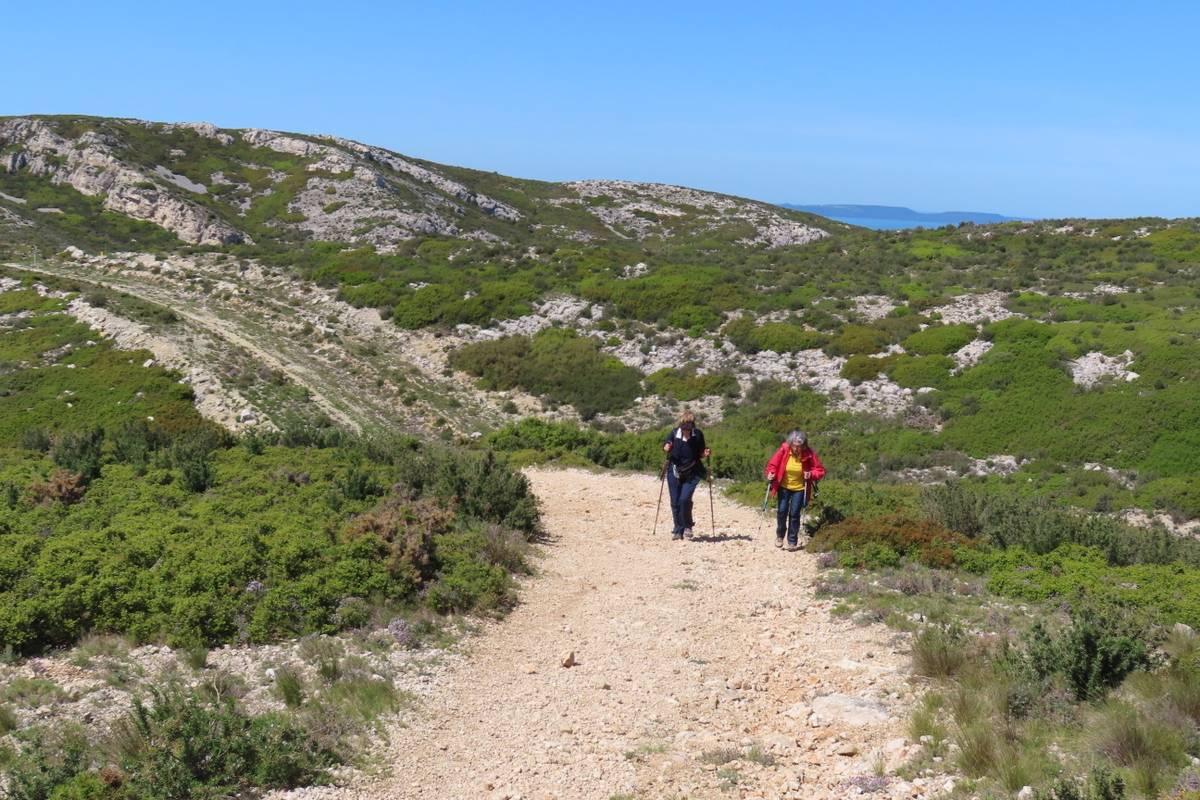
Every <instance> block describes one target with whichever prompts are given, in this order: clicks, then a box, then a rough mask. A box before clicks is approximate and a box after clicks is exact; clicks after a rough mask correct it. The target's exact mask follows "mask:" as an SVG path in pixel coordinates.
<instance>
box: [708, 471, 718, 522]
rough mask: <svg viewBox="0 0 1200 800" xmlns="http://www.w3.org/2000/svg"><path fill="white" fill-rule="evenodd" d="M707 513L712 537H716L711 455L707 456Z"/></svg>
mask: <svg viewBox="0 0 1200 800" xmlns="http://www.w3.org/2000/svg"><path fill="white" fill-rule="evenodd" d="M708 514H709V517H710V518H711V519H712V534H713V538H714V539H715V538H717V512H716V510H715V508H714V506H713V491H712V456H709V457H708Z"/></svg>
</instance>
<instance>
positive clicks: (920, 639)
mask: <svg viewBox="0 0 1200 800" xmlns="http://www.w3.org/2000/svg"><path fill="white" fill-rule="evenodd" d="M912 659H913V671H914V672H915V673H917V674H918V675H924V676H925V677H927V678H949V677H953V676H954V675H956V674H958V672H959V671H960V670H961V669H962V668H963V666H964V665H966V663H967V661H968V660H969V656H968V652H967V636H966V633H965V632H964V631H963V630H962V628H960V627H957V626H937V625H929V626H926V627H924V628H922V629H921V632H920V633H919V634H917V636H916V638H915V639H913V645H912Z"/></svg>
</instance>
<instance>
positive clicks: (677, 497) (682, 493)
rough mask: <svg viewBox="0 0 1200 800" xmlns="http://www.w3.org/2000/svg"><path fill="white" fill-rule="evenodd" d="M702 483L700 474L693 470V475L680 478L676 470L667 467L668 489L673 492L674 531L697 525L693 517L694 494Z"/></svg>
mask: <svg viewBox="0 0 1200 800" xmlns="http://www.w3.org/2000/svg"><path fill="white" fill-rule="evenodd" d="M699 485H700V475H699V474H697V473H695V472H693V473H692V475H691V477H689V478H687V479H686V480H682V481H681V480H680V479H679V478H676V477H675V470H674V469H672V468H671V467H670V466H668V467H667V489H668V491H670V492H671V517H672V518H673V519H674V521H675V527H674V528H673V529H672V530H671V532H672V533H683V529H684V528H694V527H696V521H695V520H694V519H692V495H694V494H695V493H696V487H697V486H699Z"/></svg>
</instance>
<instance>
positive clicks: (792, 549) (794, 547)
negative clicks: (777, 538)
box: [787, 544, 800, 553]
mask: <svg viewBox="0 0 1200 800" xmlns="http://www.w3.org/2000/svg"><path fill="white" fill-rule="evenodd" d="M799 549H800V545H798V544H789V545H788V546H787V551H788V552H789V553H794V552H796V551H797V550H799Z"/></svg>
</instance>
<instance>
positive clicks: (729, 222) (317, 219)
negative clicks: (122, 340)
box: [0, 117, 826, 251]
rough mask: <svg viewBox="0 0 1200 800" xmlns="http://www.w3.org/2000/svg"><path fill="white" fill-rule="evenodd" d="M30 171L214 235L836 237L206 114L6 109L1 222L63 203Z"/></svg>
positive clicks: (771, 217)
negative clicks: (198, 117) (176, 120)
mask: <svg viewBox="0 0 1200 800" xmlns="http://www.w3.org/2000/svg"><path fill="white" fill-rule="evenodd" d="M22 177H25V178H30V177H31V178H34V179H36V180H38V181H45V182H49V183H50V184H51V185H53V186H56V187H69V188H70V189H72V190H74V191H77V192H79V193H80V194H82V195H84V196H87V197H92V198H98V199H100V200H101V201H102V207H103V209H104V210H105V211H110V212H115V213H117V214H121V215H124V216H126V217H129V218H131V219H134V220H139V221H144V222H149V223H152V224H154V225H156V226H158V227H160V228H162V229H164V230H165V231H168V232H169V233H171V234H173V235H174V236H175V237H177V238H178V239H179V241H180V242H183V243H186V244H191V245H204V246H214V247H219V246H224V245H231V244H240V243H251V242H255V241H272V240H284V241H290V242H295V241H302V240H314V241H327V242H344V243H353V244H370V245H374V246H375V247H376V248H378V249H379V250H381V251H387V250H389V249H390V248H392V247H394V246H395V245H396V244H397V243H398V242H401V241H404V240H408V239H412V238H415V237H424V236H448V237H456V238H462V239H467V240H482V241H490V242H507V243H514V242H518V241H526V240H538V239H539V238H540V239H547V238H549V239H553V240H556V241H562V240H568V241H569V240H574V241H604V240H609V239H613V240H635V241H636V240H641V239H644V238H647V237H652V236H658V237H671V236H676V235H683V234H694V233H704V234H706V235H709V234H713V233H724V234H727V235H728V236H729V237H732V239H735V240H737V241H739V242H741V243H743V244H747V245H751V246H762V247H767V248H771V247H779V246H785V245H793V244H804V243H807V242H810V241H814V240H816V239H819V238H821V237H823V236H825V235H826V232H825V231H824V230H822V229H820V228H818V227H816V226H815V225H814V224H812V220H813V218H812V217H810V216H808V215H804V214H798V213H795V212H791V211H787V210H784V209H781V208H777V207H775V206H771V205H769V204H766V203H758V202H754V201H750V200H744V199H740V198H733V197H728V196H724V195H718V194H713V193H709V192H700V191H696V190H693V189H684V188H681V187H675V186H664V185H659V184H642V183H631V182H624V181H580V182H576V183H543V182H537V181H524V180H519V179H515V178H507V177H503V176H499V175H496V174H494V173H483V172H476V171H473V170H467V169H461V168H455V167H446V166H443V165H438V164H433V163H430V162H425V161H420V160H417V159H413V158H410V157H407V156H402V155H400V154H398V153H394V152H392V151H389V150H385V149H383V148H380V147H373V146H370V145H366V144H362V143H360V142H355V141H351V140H349V139H344V138H341V137H336V136H309V135H300V134H289V133H281V132H278V131H269V130H260V129H247V130H224V129H218V128H217V127H215V126H213V125H211V124H208V123H188V124H162V123H153V122H145V121H142V120H118V119H106V118H81V117H15V118H7V119H3V120H0V189H4V193H3V194H0V211H2V214H3V216H2V217H0V223H4V222H5V221H7V223H8V224H10V225H18V224H31V223H32V224H37V223H38V222H40V221H42V220H44V218H45V216H46V214H48V213H53V208H54V206H50V207H41V208H33V207H31V206H30V205H29V204H27V203H24V202H22V201H24V200H25V199H26V197H25V196H24V195H23V194H22V189H23V188H27V187H25V186H23V185H21V184H20V183H14V182H13V179H16V178H22ZM6 179H7V180H6ZM60 210H61V209H60Z"/></svg>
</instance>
